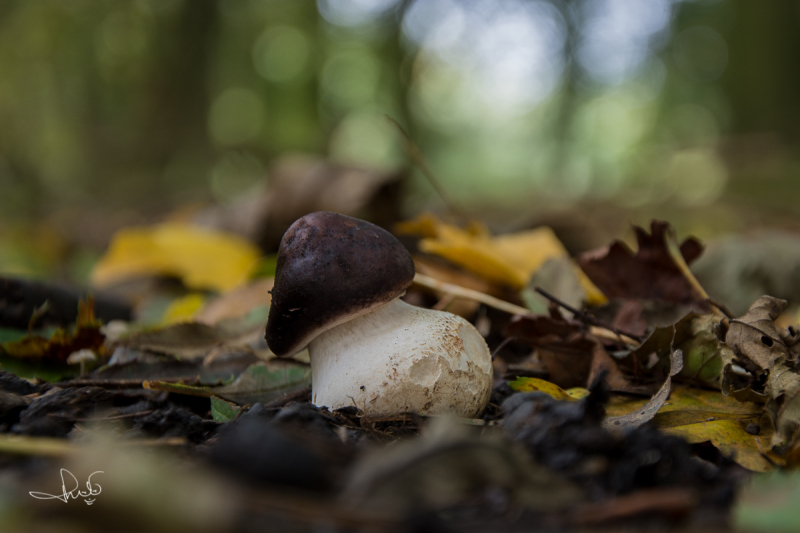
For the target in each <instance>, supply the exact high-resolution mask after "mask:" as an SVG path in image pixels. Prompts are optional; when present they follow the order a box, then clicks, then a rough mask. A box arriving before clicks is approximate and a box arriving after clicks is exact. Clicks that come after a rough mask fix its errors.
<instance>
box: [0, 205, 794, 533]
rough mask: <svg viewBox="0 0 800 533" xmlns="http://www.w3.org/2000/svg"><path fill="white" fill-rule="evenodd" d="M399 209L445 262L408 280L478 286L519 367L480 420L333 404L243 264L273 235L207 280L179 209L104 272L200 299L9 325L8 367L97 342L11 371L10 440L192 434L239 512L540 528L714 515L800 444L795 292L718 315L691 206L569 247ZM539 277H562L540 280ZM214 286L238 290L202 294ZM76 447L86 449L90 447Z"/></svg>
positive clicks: (302, 524) (460, 292) (486, 316)
mask: <svg viewBox="0 0 800 533" xmlns="http://www.w3.org/2000/svg"><path fill="white" fill-rule="evenodd" d="M401 229H402V230H403V231H406V232H408V233H412V234H415V235H417V236H418V237H420V238H421V240H420V242H419V250H420V252H421V254H422V255H419V256H418V257H417V258H416V259H417V261H418V265H423V266H424V269H425V272H426V273H428V274H429V276H433V277H432V278H431V279H432V280H433V281H425V282H424V283H418V284H417V285H414V286H413V287H412V288H411V289H410V290H409V293H408V294H407V296H406V298H409V299H417V301H422V302H425V301H428V302H430V301H431V300H430V293H429V292H428V293H426V292H424V291H425V290H428V291H429V290H430V289H427V287H435V288H436V290H438V291H439V293H438V294H439V301H438V302H437V301H435V300H434V301H433V302H432V303H429V304H428V305H429V306H434V305H439V306H440V307H447V306H449V305H453V304H454V300H456V299H461V301H463V302H469V303H470V305H467V306H462V307H461V309H462V312H463V313H464V314H465V315H466V316H467V318H468V319H470V320H472V321H474V322H480V321H483V325H482V326H481V327H482V328H483V330H482V331H483V332H484V335H485V337H486V338H487V341H488V342H489V344H490V347H491V348H492V349H493V350H494V351H495V352H496V353H495V367H496V370H502V369H505V370H504V371H502V372H499V371H496V383H495V387H494V390H493V392H492V398H491V401H490V405H489V407H488V408H487V410H486V412H485V413H484V414H483V416H482V417H481V418H480V419H476V420H461V421H458V420H452V419H447V418H446V417H445V418H442V417H428V418H425V417H420V416H417V415H414V414H413V413H409V414H404V415H402V416H397V417H393V418H389V419H369V418H367V417H365V416H364V415H363V413H361V412H360V411H358V409H356V408H346V409H341V410H337V411H333V412H330V411H328V410H327V409H324V408H317V407H315V406H313V405H312V404H310V403H309V397H310V394H309V391H310V389H309V387H308V384H309V379H310V372H309V367H308V363H307V360H304V359H303V356H301V357H299V358H296V360H289V361H286V362H283V361H281V362H279V361H276V360H274V359H273V356H272V355H271V353H270V352H269V351H268V350H267V349H266V346H265V345H264V344H263V341H261V340H260V339H259V337H260V336H261V331H260V330H261V327H262V326H263V324H262V323H260V322H262V321H263V310H264V309H266V308H267V307H266V306H268V305H269V293H268V290H269V287H270V286H271V281H270V280H269V279H265V280H258V281H255V282H253V283H251V284H250V285H244V284H245V283H246V281H247V277H248V276H249V275H251V274H249V272H250V269H252V266H251V265H252V264H253V263H255V262H257V261H256V260H257V257H255V256H254V255H253V254H252V252H251V251H249V249H247V247H246V246H244V247H240V248H238V249H237V251H236V252H235V254H238V255H235V261H234V263H231V265H229V266H225V265H224V264H223V263H224V261H223V262H222V263H220V262H219V261H221V260H218V261H217V263H216V264H215V265H210V267H213V268H212V270H213V269H222V270H217V271H218V272H225V273H226V274H225V276H227V277H226V278H225V279H220V280H219V281H218V282H210V281H209V279H210V277H212V278H213V277H214V276H213V275H211V274H209V272H211V270H209V266H208V265H206V266H203V267H202V268H201V269H200V270H198V271H196V272H193V271H192V269H193V268H194V267H195V265H194V264H192V263H191V262H177V261H175V260H173V259H171V258H170V257H169V254H170V251H169V249H168V247H167V248H164V247H162V248H157V247H155V246H156V245H157V242H156V240H155V238H156V235H157V232H158V231H164V228H160V229H159V228H154V229H153V230H152V231H150V230H148V231H150V232H149V233H148V232H147V231H145V232H141V235H138V236H136V238H138V239H140V240H141V241H142V242H141V245H142V246H147V247H149V248H148V252H147V254H149V255H146V256H144V257H145V259H146V261H145V260H142V261H139V262H138V263H136V264H134V265H133V266H129V265H126V264H125V261H126V259H125V257H127V256H126V255H125V254H126V253H130V252H129V251H125V248H126V247H129V246H131V244H130V242H128V244H125V243H126V241H125V239H128V240H129V241H130V239H131V236H130V235H128V236H124V235H123V236H121V237H120V240H119V241H118V242H117V244H115V246H117V248H118V249H117V251H115V252H113V253H112V254H111V255H109V256H108V257H107V259H106V261H105V263H103V264H102V268H103V269H105V270H104V271H101V272H100V274H97V275H98V276H99V278H101V279H102V280H103V281H104V282H108V283H111V282H112V281H115V280H118V279H122V278H124V277H125V276H129V275H145V274H147V275H171V276H174V275H179V276H180V277H181V278H182V279H183V280H184V283H185V285H186V293H185V294H186V295H189V298H188V299H186V300H184V301H182V302H181V301H180V300H175V301H176V302H177V303H176V306H175V307H173V311H172V312H171V314H168V315H165V316H167V318H168V320H164V321H162V322H161V324H162V325H156V326H153V325H152V323H151V324H150V325H148V326H144V325H143V324H137V323H136V322H135V321H134V322H128V323H121V324H117V326H115V327H113V328H112V327H111V326H112V325H111V324H106V325H105V326H103V327H102V328H101V324H100V323H99V321H97V320H96V319H94V318H93V315H91V314H90V313H89V309H90V304H89V307H85V308H83V309H84V311H82V312H79V313H78V316H79V319H78V321H77V323H76V326H75V328H74V329H73V330H72V332H71V333H69V332H64V333H58V334H51V335H50V336H49V337H48V336H44V335H41V332H36V331H34V332H30V334H28V335H25V334H24V332H21V336H20V337H17V338H19V339H20V340H17V341H12V342H8V343H6V344H4V345H3V348H2V351H3V354H2V360H0V364H2V366H3V368H6V367H7V368H11V367H12V366H13V365H11V366H7V363H6V362H7V361H22V362H30V359H36V360H37V361H38V363H37V364H38V365H39V366H40V367H41V366H44V367H45V368H46V369H53V368H57V365H59V364H63V363H64V362H66V359H67V358H68V356H69V355H70V354H71V353H73V352H75V351H77V350H78V349H84V348H90V349H92V350H94V351H95V353H96V354H97V356H98V358H99V359H100V361H99V363H98V367H96V368H92V369H90V372H89V373H88V374H86V375H83V376H76V375H75V373H72V374H71V376H72V377H69V375H70V374H62V377H68V379H51V380H50V381H46V380H43V379H42V375H44V374H42V373H41V372H38V373H36V372H33V373H30V374H26V371H24V369H23V370H20V371H19V374H20V376H21V377H22V378H28V379H21V377H17V376H15V375H14V374H11V373H3V374H0V433H4V434H6V435H8V436H9V437H13V439H17V440H8V441H5V440H4V441H0V456H2V457H6V458H8V459H4V460H6V461H11V462H10V463H7V464H14V461H15V460H14V459H13V458H14V457H19V456H20V452H21V450H24V449H25V444H24V443H25V442H29V443H30V446H29V448H28V449H30V450H32V451H33V450H37V449H42V450H44V449H50V448H47V447H41V448H39V447H37V446H40V445H39V444H38V443H39V442H40V441H38V440H36V439H44V438H56V439H66V440H65V442H67V441H68V442H71V443H73V442H74V443H82V442H87V443H91V442H95V443H96V442H104V443H105V444H103V445H102V450H104V451H103V453H95V454H94V456H95V457H101V456H103V457H104V456H105V455H108V454H109V453H112V452H111V450H116V451H113V453H112V455H113V454H120V453H127V452H124V447H123V446H122V445H121V444H119V443H122V442H126V443H128V442H130V443H137V442H138V443H149V442H153V439H157V440H156V441H155V442H162V443H164V444H165V445H169V446H175V445H176V443H177V445H178V446H180V447H181V450H182V451H181V454H183V455H185V456H188V457H191V460H192V461H195V462H199V463H200V464H202V465H204V466H203V467H202V468H204V469H205V468H208V469H211V470H209V471H213V472H215V474H214V476H221V478H223V479H225V481H224V482H225V483H231V484H232V486H234V487H237V488H234V489H232V490H233V492H232V493H237V494H241V493H242V492H237V491H245V492H249V493H250V496H248V497H247V498H244V499H243V500H241V501H242V502H243V503H241V504H240V505H238V506H234V507H235V509H236V511H235V512H236V513H238V518H237V520H238V521H239V523H241V521H242V520H244V521H250V523H254V524H256V523H272V522H274V521H275V520H278V521H279V522H281V523H286V524H293V525H296V526H298V527H299V529H300V530H305V529H308V530H311V529H313V528H314V527H316V526H317V525H318V524H321V523H326V524H333V525H334V527H335V528H336V529H340V530H346V531H349V530H365V529H368V530H376V531H397V530H417V529H418V527H424V528H427V529H440V530H441V529H450V530H460V529H469V530H487V531H489V530H493V529H495V527H496V526H497V524H499V523H504V524H509V523H511V522H509V521H510V520H511V521H512V522H513V523H515V524H516V525H517V526H520V528H518V529H520V530H525V529H536V528H537V527H539V526H534V525H533V524H539V525H541V526H543V527H546V528H548V529H551V530H573V529H574V528H583V529H584V530H585V529H586V528H589V529H591V528H595V527H597V528H603V527H606V526H608V525H611V524H628V525H632V526H635V527H640V528H641V527H648V525H649V526H650V527H652V526H654V525H664V524H668V525H670V526H678V527H681V528H692V527H704V526H708V525H713V526H715V527H716V526H720V525H724V524H726V523H727V516H729V513H730V508H731V505H732V504H733V497H734V495H735V493H736V490H737V487H738V486H739V485H740V483H741V479H742V474H743V472H744V471H745V469H747V470H751V471H757V472H758V471H768V470H772V469H776V468H791V467H794V466H795V465H796V464H797V462H798V460H799V459H800V450H799V449H798V444H797V441H798V437H799V436H800V394H799V393H800V378H798V375H797V372H798V370H797V363H798V354H800V351H799V350H800V348H798V341H800V339H799V338H798V337H799V335H798V332H797V330H795V329H794V328H791V327H790V328H786V327H779V326H778V325H777V324H776V320H777V319H778V317H779V315H780V314H781V312H782V311H783V309H784V307H785V305H786V304H785V302H784V301H782V300H779V299H775V298H771V297H767V296H765V297H762V298H760V299H758V300H757V301H756V302H755V303H754V304H753V305H752V307H751V308H750V310H749V311H748V312H747V313H745V314H744V315H743V316H741V317H740V318H733V317H725V316H722V315H723V313H722V312H720V311H719V309H720V308H722V309H724V306H718V305H717V304H716V302H712V301H709V300H708V298H707V295H705V291H704V290H703V289H702V287H700V286H699V285H698V283H697V280H696V279H694V277H693V275H692V274H691V272H690V271H689V270H688V268H687V264H689V263H691V262H692V261H693V260H695V259H696V258H697V257H698V256H699V254H700V253H701V252H702V249H703V247H702V245H700V243H699V242H698V241H696V240H694V239H687V240H685V241H684V242H683V243H682V244H681V245H680V246H678V245H677V241H676V240H675V238H674V232H673V231H672V229H671V227H670V226H669V225H668V224H666V223H664V222H659V221H654V222H653V224H652V225H651V231H650V233H648V232H647V231H645V230H643V229H641V228H635V232H636V235H637V240H638V243H639V247H638V250H637V251H635V252H634V251H632V250H630V249H628V248H627V247H626V246H624V245H622V244H621V243H619V242H617V243H614V244H612V245H611V246H609V247H606V248H604V249H601V250H598V251H595V252H590V253H586V254H583V255H581V256H579V258H578V259H577V261H576V262H573V261H572V260H570V258H569V256H568V255H567V254H566V251H565V248H564V247H563V245H561V243H560V242H558V240H557V238H556V237H555V234H554V233H552V232H551V231H550V230H549V229H546V228H543V229H540V230H536V231H532V232H525V233H520V234H517V235H506V236H499V237H494V236H491V235H490V234H489V233H488V231H487V230H486V229H485V228H483V227H481V226H480V225H473V226H471V227H469V228H468V229H461V228H459V227H457V226H453V225H448V224H445V223H443V222H440V221H439V220H438V219H435V218H433V217H422V218H419V219H417V220H414V221H410V222H409V223H406V224H405V226H403V227H402V228H401ZM180 231H186V232H188V233H186V234H190V235H191V237H192V239H194V240H193V241H190V244H191V245H192V246H196V247H197V248H198V249H205V248H203V247H204V246H207V245H208V243H204V242H202V239H203V237H202V235H203V234H202V233H198V232H193V231H192V230H187V229H184V228H181V229H180ZM215 238H216V237H215ZM198 239H200V240H199V241H198ZM120 242H121V243H122V244H124V246H122V244H119V243H120ZM192 243H193V244H192ZM218 243H219V245H220V246H230V245H231V243H226V242H220V241H218ZM236 246H238V245H236ZM120 247H122V251H120V250H119V248H120ZM534 249H536V251H535V252H534ZM123 252H124V253H123ZM223 255H224V254H223ZM431 256H436V257H437V259H436V261H433V262H432V261H431V259H430V257H431ZM437 261H438V262H437ZM245 263H246V264H245ZM170 265H171V266H170ZM578 265H579V266H580V268H579V267H578ZM225 269H227V270H225ZM459 269H466V270H459ZM437 276H439V277H438V278H437ZM470 280H472V281H470ZM590 280H591V281H590ZM460 283H463V285H464V286H463V287H462V286H461V285H460ZM237 286H238V287H240V288H238V289H237V288H236V287H237ZM540 286H544V287H545V289H546V291H549V292H546V294H551V295H552V296H551V297H549V298H542V297H541V296H539V293H535V291H534V288H536V287H540ZM454 287H455V288H454ZM198 288H202V289H205V290H209V289H210V290H211V291H220V292H221V294H219V295H215V294H214V293H213V292H210V293H204V295H203V296H202V298H198V297H197V296H196V295H198V294H199V293H196V292H192V291H196V290H197V289H198ZM248 289H250V290H248ZM476 289H477V290H478V292H476ZM448 291H449V292H448ZM490 294H491V295H494V296H490ZM534 294H536V296H534ZM448 295H450V296H448ZM180 297H181V296H178V298H180ZM498 297H501V298H502V300H498V299H497V298H498ZM186 302H188V303H189V304H191V305H189V304H187V303H186ZM179 304H180V305H179ZM521 304H525V305H527V306H528V307H529V308H530V309H531V311H530V312H528V311H526V310H525V309H524V308H522V307H520V306H521ZM179 306H183V307H180V309H179V308H178V307H179ZM259 309H261V311H259ZM169 322H173V323H172V324H168V323H169ZM164 324H168V325H164ZM0 327H4V324H0ZM82 331H92V332H93V333H92V336H91V339H92V342H91V343H90V344H89V345H88V346H84V345H82V344H81V343H80V342H76V340H75V339H81V338H83V337H81V335H86V334H85V333H81V332H82ZM104 332H105V333H107V334H104ZM640 339H641V340H640ZM32 347H35V349H34V348H32ZM14 368H15V369H16V368H22V367H14ZM515 368H527V369H530V370H529V371H530V372H531V373H532V374H534V375H528V376H521V377H517V376H516V375H513V370H512V369H515ZM35 376H39V377H38V378H37V377H35ZM110 434H113V435H114V437H113V438H114V440H113V441H109V440H108V435H110ZM98 435H99V436H98ZM103 435H105V436H103ZM19 439H22V440H21V441H20V440H19ZM25 439H29V440H28V441H26V440H25ZM103 439H106V440H103ZM176 439H177V440H176ZM20 442H21V443H22V444H20ZM111 442H116V443H117V444H111ZM47 446H51V445H50V444H48V445H47ZM70 449H71V450H76V451H75V452H74V454H75V456H76V457H78V456H81V457H82V460H83V461H86V460H87V457H86V456H83V455H81V454H82V453H83V452H81V451H80V450H82V449H83V448H82V447H81V446H79V447H77V448H70ZM87 449H88V448H87ZM32 453H34V454H36V453H37V452H35V451H33V452H32ZM48 453H49V452H48ZM70 453H71V454H72V453H73V452H70ZM159 453H167V452H159ZM104 454H105V455H104ZM45 455H47V454H46V453H44V452H42V456H45ZM109 461H110V459H109ZM132 461H134V462H135V463H136V464H142V465H145V464H146V463H147V461H144V460H143V459H141V458H138V459H132ZM19 464H20V465H24V463H19ZM113 464H119V463H113ZM20 468H23V469H24V468H26V467H25V466H20ZM143 468H145V467H144V466H143ZM242 483H243V485H241V484H242ZM175 487H176V488H175V490H176V491H187V490H196V489H197V488H195V487H191V486H189V485H185V484H184V485H181V483H180V482H179V481H177V480H176V484H175ZM245 487H246V488H245ZM286 488H288V489H290V490H293V491H299V492H296V493H293V495H292V496H288V495H287V494H285V489H286ZM218 497H219V498H222V497H221V496H218ZM164 499H165V500H164V501H165V504H167V505H174V509H179V508H181V507H180V504H178V503H177V502H174V503H173V501H174V498H173V497H172V496H171V495H169V494H166V495H165V496H164ZM253 502H258V504H255V503H253ZM268 502H269V503H268ZM19 503H20V505H22V507H23V508H24V507H25V506H26V505H28V504H29V503H30V502H25V501H20V502H19ZM127 504H128V505H133V506H138V505H140V503H136V502H134V503H131V502H128V503H127ZM234 507H231V509H233V508H234ZM0 515H2V512H1V511H0ZM148 516H149V515H147V513H143V514H142V517H140V518H139V519H138V520H140V521H139V522H136V524H138V526H139V527H145V526H146V524H147V523H148V522H147V520H149V518H148ZM27 520H29V522H28V524H33V523H34V522H32V521H31V520H33V519H32V518H30V519H27ZM81 520H83V521H84V523H86V524H91V523H92V522H93V520H94V519H93V518H92V517H90V516H89V515H86V516H83V518H81ZM186 523H187V524H188V523H190V521H189V520H187V521H186ZM232 523H233V522H226V523H223V522H219V523H217V522H215V529H214V530H215V531H227V530H228V529H230V527H229V525H226V524H232ZM415 524H416V525H415ZM522 524H529V525H530V526H531V527H530V528H525V527H524V526H522ZM723 527H724V526H723ZM201 529H202V527H200V526H198V527H197V528H195V529H194V530H201Z"/></svg>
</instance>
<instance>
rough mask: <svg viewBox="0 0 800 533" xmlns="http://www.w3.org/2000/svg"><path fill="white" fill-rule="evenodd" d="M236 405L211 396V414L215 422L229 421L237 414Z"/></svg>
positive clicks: (237, 407) (237, 408)
mask: <svg viewBox="0 0 800 533" xmlns="http://www.w3.org/2000/svg"><path fill="white" fill-rule="evenodd" d="M239 409H241V408H240V407H239V406H238V405H234V404H232V403H230V402H226V401H225V400H221V399H219V398H217V397H215V396H212V397H211V416H212V417H213V418H214V420H215V421H217V422H223V423H224V422H230V421H231V420H233V419H235V418H236V416H237V415H238V414H239Z"/></svg>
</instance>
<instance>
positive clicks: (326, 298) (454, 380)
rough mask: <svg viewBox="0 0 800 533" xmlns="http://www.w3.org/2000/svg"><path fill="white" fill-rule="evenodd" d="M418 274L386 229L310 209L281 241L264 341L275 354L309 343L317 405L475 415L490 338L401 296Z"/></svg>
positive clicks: (481, 401)
mask: <svg viewBox="0 0 800 533" xmlns="http://www.w3.org/2000/svg"><path fill="white" fill-rule="evenodd" d="M413 279H414V262H413V260H412V259H411V255H410V254H409V253H408V251H407V250H406V249H405V248H404V247H403V245H402V244H400V242H399V241H398V240H397V239H396V238H395V237H394V236H392V235H391V234H390V233H389V232H387V231H386V230H384V229H382V228H379V227H378V226H376V225H374V224H371V223H369V222H365V221H363V220H359V219H356V218H351V217H347V216H344V215H340V214H338V213H331V212H326V211H319V212H316V213H311V214H309V215H306V216H304V217H302V218H300V219H298V220H297V221H295V222H294V224H292V225H291V227H290V228H289V229H288V230H287V231H286V233H285V234H284V236H283V239H282V240H281V244H280V249H279V251H278V264H277V269H276V272H275V287H274V288H273V290H272V306H271V307H270V310H269V318H268V321H267V329H266V339H267V345H268V346H269V347H270V349H271V350H272V351H273V353H275V355H277V356H279V357H287V356H291V355H293V354H295V353H297V352H299V351H300V350H302V349H303V348H305V347H306V346H308V353H309V356H310V360H311V382H312V402H313V403H314V404H315V405H317V406H320V407H321V406H325V407H328V408H329V409H338V408H341V407H347V406H355V407H358V408H359V409H361V410H363V411H364V412H365V413H366V414H368V415H370V416H392V415H396V414H399V413H404V412H414V413H419V414H427V415H434V414H444V413H452V414H456V415H458V416H463V417H474V416H477V415H478V414H480V413H481V412H482V411H483V409H484V407H485V406H486V404H487V403H488V401H489V395H490V393H491V386H492V359H491V355H490V353H489V349H488V347H487V346H486V342H485V341H484V340H483V337H482V336H481V334H480V333H478V331H477V330H476V329H475V328H474V327H473V326H472V324H470V323H469V322H467V321H466V320H464V319H463V318H461V317H459V316H456V315H453V314H451V313H446V312H444V311H434V310H430V309H423V308H420V307H415V306H412V305H409V304H407V303H405V302H403V301H402V300H401V299H400V297H401V296H402V295H403V294H405V291H406V289H407V288H408V286H409V285H411V281H412V280H413Z"/></svg>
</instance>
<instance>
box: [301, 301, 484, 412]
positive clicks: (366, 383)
mask: <svg viewBox="0 0 800 533" xmlns="http://www.w3.org/2000/svg"><path fill="white" fill-rule="evenodd" d="M308 352H309V355H310V357H311V375H312V378H311V379H312V402H313V403H314V404H315V405H317V406H320V407H322V406H325V407H328V408H329V409H338V408H340V407H348V406H355V407H358V408H359V409H361V410H363V411H364V413H366V414H368V415H370V416H391V415H396V414H399V413H405V412H413V413H419V414H425V415H439V414H446V413H452V414H455V415H458V416H463V417H475V416H478V415H479V414H480V413H481V412H482V411H483V409H484V408H485V407H486V404H487V403H488V402H489V396H490V394H491V389H492V358H491V354H490V353H489V348H488V347H487V346H486V342H485V341H484V340H483V337H482V336H481V335H480V333H478V331H477V330H476V329H475V328H474V327H473V326H472V324H470V323H469V322H467V321H466V320H464V319H463V318H461V317H459V316H456V315H453V314H451V313H446V312H443V311H433V310H430V309H423V308H420V307H414V306H412V305H409V304H407V303H405V302H403V301H402V300H400V299H395V300H393V301H391V302H390V303H388V304H386V305H384V306H381V307H379V308H377V309H375V310H373V311H371V312H369V313H366V314H364V315H362V316H359V317H356V318H354V319H353V320H350V321H349V322H345V323H344V324H340V325H339V326H336V327H335V328H332V329H330V330H328V331H326V332H324V333H322V334H321V335H319V336H318V337H317V338H315V339H314V340H313V341H312V342H311V344H310V345H309V347H308Z"/></svg>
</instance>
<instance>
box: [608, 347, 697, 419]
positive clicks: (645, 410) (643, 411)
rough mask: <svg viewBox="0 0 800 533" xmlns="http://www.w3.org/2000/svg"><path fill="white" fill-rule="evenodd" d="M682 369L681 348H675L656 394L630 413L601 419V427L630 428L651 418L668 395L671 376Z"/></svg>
mask: <svg viewBox="0 0 800 533" xmlns="http://www.w3.org/2000/svg"><path fill="white" fill-rule="evenodd" d="M682 369H683V352H682V351H681V350H675V351H673V352H672V353H671V354H670V369H669V375H668V376H667V379H666V381H664V384H663V385H662V386H661V388H660V389H659V391H658V392H657V393H656V395H655V396H653V397H652V398H651V399H650V401H649V402H647V403H646V404H645V405H644V406H642V407H640V408H639V409H637V410H635V411H633V412H631V413H627V414H624V415H621V416H608V417H606V418H605V420H603V427H604V428H605V429H630V428H637V427H639V426H641V425H642V424H644V423H646V422H649V421H650V420H652V419H653V417H654V416H656V413H658V411H659V410H660V409H661V407H662V406H663V405H664V402H666V401H667V398H668V397H669V392H670V388H671V387H672V377H673V376H676V375H677V374H678V373H679V372H680V371H681V370H682Z"/></svg>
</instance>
